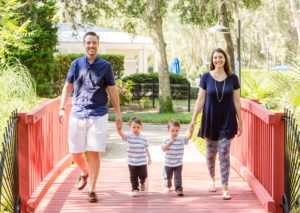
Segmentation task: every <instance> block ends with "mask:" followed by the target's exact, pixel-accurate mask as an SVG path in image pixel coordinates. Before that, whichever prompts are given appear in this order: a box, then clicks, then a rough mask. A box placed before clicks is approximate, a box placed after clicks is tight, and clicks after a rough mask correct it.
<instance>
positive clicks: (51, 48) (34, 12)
mask: <svg viewBox="0 0 300 213" xmlns="http://www.w3.org/2000/svg"><path fill="white" fill-rule="evenodd" d="M18 2H23V3H24V4H23V6H22V7H21V8H20V10H19V12H22V13H23V14H24V15H23V16H20V20H22V21H24V22H25V21H26V20H27V19H30V20H31V22H30V23H29V24H28V26H27V30H28V31H30V32H31V33H30V34H29V35H27V36H26V44H27V45H30V46H31V47H30V48H28V49H26V50H22V51H20V49H17V48H13V53H12V55H13V56H15V57H16V58H18V59H19V60H20V62H21V63H22V64H23V65H25V66H26V67H27V68H28V70H29V72H30V74H31V75H32V77H33V78H34V80H35V82H36V87H37V93H38V95H40V96H51V95H52V91H51V87H50V82H51V79H52V74H53V72H54V71H55V66H54V59H53V54H54V53H55V52H57V50H56V48H55V47H56V45H57V43H58V40H57V30H58V28H57V26H56V25H55V23H54V22H53V17H54V16H55V14H56V11H57V10H56V7H55V3H56V2H55V1H54V0H50V1H44V0H36V1H25V0H22V1H18Z"/></svg>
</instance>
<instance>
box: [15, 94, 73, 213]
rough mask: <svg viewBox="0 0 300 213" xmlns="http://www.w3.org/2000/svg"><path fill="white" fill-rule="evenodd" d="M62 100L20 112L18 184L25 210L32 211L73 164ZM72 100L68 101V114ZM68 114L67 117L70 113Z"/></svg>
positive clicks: (43, 103) (47, 102)
mask: <svg viewBox="0 0 300 213" xmlns="http://www.w3.org/2000/svg"><path fill="white" fill-rule="evenodd" d="M59 104H60V99H59V98H57V99H53V100H48V101H43V102H42V104H41V105H40V106H38V107H37V108H36V109H34V110H33V111H31V112H29V113H19V116H20V117H21V120H20V121H19V123H18V140H19V183H20V198H21V203H22V212H33V211H34V210H35V208H36V207H37V205H38V204H39V202H40V201H41V199H42V197H43V196H44V195H45V193H46V192H47V190H48V189H49V187H50V186H51V184H52V183H53V181H54V180H55V178H56V177H57V176H58V175H59V174H60V173H61V172H62V171H63V169H64V168H65V167H67V166H68V164H70V162H71V160H72V158H71V155H70V154H69V151H68V143H67V141H68V128H67V127H68V120H69V119H67V122H65V123H64V124H63V125H62V124H60V123H59V120H58V111H59ZM70 108H71V102H69V103H68V104H67V107H66V114H67V115H69V113H70ZM67 117H68V116H67Z"/></svg>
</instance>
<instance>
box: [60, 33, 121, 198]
mask: <svg viewBox="0 0 300 213" xmlns="http://www.w3.org/2000/svg"><path fill="white" fill-rule="evenodd" d="M83 42H84V43H83V47H84V49H85V52H86V55H85V56H83V57H80V58H78V59H76V60H74V61H73V62H72V64H71V67H70V70H69V73H68V75H67V79H66V83H65V85H64V88H63V91H62V96H61V103H60V108H59V118H60V122H61V123H62V122H64V121H65V105H66V103H67V101H68V98H69V97H70V96H71V93H72V91H73V89H74V94H73V99H72V109H71V116H70V120H69V150H70V153H72V156H73V159H74V161H75V163H76V164H77V165H78V167H79V168H80V169H81V175H80V177H79V181H78V183H77V188H78V189H79V190H82V189H83V188H84V187H85V186H86V184H87V179H88V178H90V181H89V189H88V196H89V201H90V202H97V201H98V197H97V195H96V182H97V178H98V174H99V170H100V152H104V151H105V143H106V132H107V123H108V114H107V113H108V107H107V100H108V99H107V92H106V91H108V93H109V96H110V99H111V102H112V105H113V107H114V110H115V113H116V126H117V128H118V129H121V128H122V117H121V112H120V106H119V96H118V92H117V89H116V86H115V79H114V75H113V71H112V67H111V64H110V63H109V62H107V61H105V60H103V59H101V58H99V57H98V56H97V54H98V48H99V37H98V35H97V34H96V33H95V32H87V33H86V34H85V35H84V37H83ZM85 151H87V152H88V161H87V160H86V158H85V155H84V152H85Z"/></svg>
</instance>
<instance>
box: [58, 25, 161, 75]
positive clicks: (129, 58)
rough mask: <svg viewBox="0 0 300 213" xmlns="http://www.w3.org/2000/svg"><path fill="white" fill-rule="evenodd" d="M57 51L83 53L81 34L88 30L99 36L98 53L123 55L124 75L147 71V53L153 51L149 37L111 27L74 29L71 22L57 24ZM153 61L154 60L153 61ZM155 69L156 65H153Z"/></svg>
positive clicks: (85, 26) (92, 26) (86, 26)
mask: <svg viewBox="0 0 300 213" xmlns="http://www.w3.org/2000/svg"><path fill="white" fill-rule="evenodd" d="M58 27H59V28H58V41H59V45H58V47H57V48H58V50H59V53H62V54H67V53H84V48H83V46H82V45H83V35H84V34H85V33H86V32H88V31H93V32H96V33H97V34H98V35H99V37H100V48H99V53H101V54H122V55H124V56H125V57H124V60H125V61H124V67H125V70H124V75H125V76H126V75H130V74H133V73H137V72H138V73H146V72H148V53H149V51H153V52H154V46H153V41H152V39H151V38H149V37H144V36H138V35H132V34H129V33H125V32H120V31H117V30H113V29H108V28H103V27H98V26H95V25H84V26H83V27H79V28H78V29H77V31H75V30H74V29H73V27H72V24H71V23H60V24H58ZM153 61H155V60H154V59H153ZM154 63H155V62H154ZM154 70H155V71H157V65H156V64H155V65H154Z"/></svg>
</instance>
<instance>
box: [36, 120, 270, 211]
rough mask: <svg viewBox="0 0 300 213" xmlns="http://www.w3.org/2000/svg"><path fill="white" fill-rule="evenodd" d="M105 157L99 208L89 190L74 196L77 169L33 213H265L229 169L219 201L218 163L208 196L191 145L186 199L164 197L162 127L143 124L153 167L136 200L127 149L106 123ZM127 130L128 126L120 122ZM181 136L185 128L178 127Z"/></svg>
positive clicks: (203, 166) (197, 155)
mask: <svg viewBox="0 0 300 213" xmlns="http://www.w3.org/2000/svg"><path fill="white" fill-rule="evenodd" d="M108 128H109V136H108V141H107V145H106V152H105V153H102V154H101V156H102V159H103V160H102V162H101V169H100V175H99V178H98V183H97V194H98V196H99V202H98V203H89V202H88V197H87V187H86V188H85V189H84V190H82V191H78V190H77V189H76V188H75V184H76V182H77V179H78V177H79V173H80V171H79V169H78V168H77V167H76V166H72V167H69V168H68V169H66V170H65V171H64V172H63V173H62V174H61V175H60V176H59V177H58V178H57V179H56V181H55V182H54V184H53V185H52V186H51V188H50V189H49V191H48V192H47V194H46V195H45V197H44V198H43V200H42V201H41V203H40V204H39V206H38V208H37V210H36V212H55V213H56V212H68V213H72V212H105V213H112V212H114V213H129V212H130V213H140V212H141V213H161V212H164V213H168V212H172V213H177V212H180V213H189V212H218V213H223V212H224V213H226V212H265V210H264V206H263V205H262V204H261V203H260V202H259V200H258V199H257V197H256V195H255V194H254V193H253V191H252V190H251V189H250V187H249V186H248V184H247V183H246V182H245V181H244V180H243V179H242V178H241V177H240V176H239V175H238V174H237V173H236V172H235V171H234V170H233V169H231V171H230V172H231V173H230V178H229V189H230V193H231V196H232V199H231V200H227V201H224V200H222V197H221V192H222V190H221V185H220V182H221V181H220V172H219V162H217V164H216V184H217V192H208V190H207V188H208V174H207V169H206V163H205V159H204V158H203V156H201V155H200V153H199V152H198V151H197V150H196V148H195V146H194V145H193V144H189V145H188V146H186V147H185V154H184V159H183V162H184V163H183V172H182V175H183V188H184V193H185V196H184V197H178V196H176V193H175V192H174V191H173V192H171V193H165V192H163V177H162V174H163V172H162V171H163V162H162V160H163V159H164V153H163V152H162V151H161V141H162V138H163V136H165V135H166V132H167V129H166V125H165V124H145V125H144V127H143V134H144V135H145V136H146V137H147V138H148V140H149V149H150V150H149V151H150V154H151V158H152V161H153V163H152V165H150V166H149V167H148V182H147V184H148V187H147V190H146V192H143V193H140V197H131V185H130V180H129V171H128V166H127V164H126V144H125V143H124V142H123V141H122V140H121V139H120V137H119V136H118V135H117V133H116V131H115V124H114V123H112V122H109V127H108ZM124 129H125V130H126V129H128V123H124ZM181 129H182V132H184V131H185V130H186V129H187V125H181Z"/></svg>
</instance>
